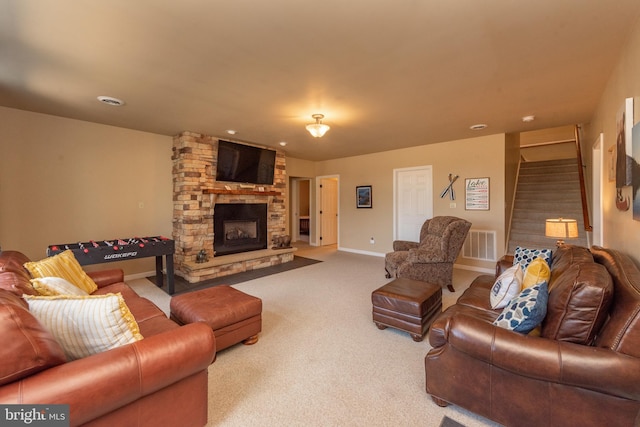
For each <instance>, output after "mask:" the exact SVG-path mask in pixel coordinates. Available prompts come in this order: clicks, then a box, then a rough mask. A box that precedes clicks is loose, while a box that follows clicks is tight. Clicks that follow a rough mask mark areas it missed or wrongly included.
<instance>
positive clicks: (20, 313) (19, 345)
mask: <svg viewBox="0 0 640 427" xmlns="http://www.w3.org/2000/svg"><path fill="white" fill-rule="evenodd" d="M0 336H1V337H2V346H1V348H0V359H1V360H2V363H0V385H3V384H8V383H10V382H13V381H17V380H19V379H21V378H24V377H27V376H29V375H32V374H35V373H37V372H40V371H42V370H45V369H47V368H50V367H53V366H56V365H60V364H62V363H65V362H66V358H65V355H64V352H63V351H62V348H61V347H60V345H59V344H58V343H57V341H56V340H55V338H54V337H53V336H52V335H51V333H49V331H48V330H47V329H46V328H45V327H44V326H42V324H40V322H38V320H37V319H36V318H35V317H33V315H32V314H31V313H29V310H28V309H27V305H26V303H25V302H24V301H23V300H22V299H21V298H20V297H18V296H16V295H14V294H13V293H12V292H7V291H4V290H0Z"/></svg>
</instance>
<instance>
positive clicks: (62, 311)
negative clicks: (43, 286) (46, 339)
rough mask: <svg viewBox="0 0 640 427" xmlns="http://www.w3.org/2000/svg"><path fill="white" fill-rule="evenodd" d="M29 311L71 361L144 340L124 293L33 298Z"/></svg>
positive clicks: (29, 299)
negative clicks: (123, 296)
mask: <svg viewBox="0 0 640 427" xmlns="http://www.w3.org/2000/svg"><path fill="white" fill-rule="evenodd" d="M23 298H24V299H25V300H26V301H27V303H28V304H29V311H30V312H31V313H32V314H33V315H34V316H35V317H36V318H37V319H38V320H39V321H40V323H42V324H43V325H44V326H45V327H46V328H47V329H48V330H49V332H51V334H52V335H53V336H54V337H55V339H56V341H58V343H59V344H60V346H61V347H62V348H63V350H64V352H65V355H66V356H67V358H69V359H70V360H75V359H80V358H83V357H87V356H90V355H92V354H96V353H100V352H103V351H107V350H111V349H113V348H116V347H120V346H122V345H125V344H130V343H133V342H136V341H139V340H141V339H142V335H141V334H140V329H139V328H138V323H137V322H136V320H135V318H134V317H133V315H132V314H131V312H130V311H129V308H128V307H127V305H126V304H125V301H124V299H123V298H122V295H121V294H120V293H117V294H105V295H89V296H70V295H58V296H30V295H24V296H23Z"/></svg>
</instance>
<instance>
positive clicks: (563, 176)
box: [518, 173, 580, 185]
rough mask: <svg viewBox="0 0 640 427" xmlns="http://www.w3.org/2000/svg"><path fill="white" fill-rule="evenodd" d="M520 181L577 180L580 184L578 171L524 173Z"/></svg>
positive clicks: (519, 178)
mask: <svg viewBox="0 0 640 427" xmlns="http://www.w3.org/2000/svg"><path fill="white" fill-rule="evenodd" d="M518 182H519V183H520V182H522V183H534V182H540V183H548V182H575V183H576V184H578V185H579V184H580V179H579V177H578V174H577V173H545V174H540V175H522V174H520V176H519V177H518Z"/></svg>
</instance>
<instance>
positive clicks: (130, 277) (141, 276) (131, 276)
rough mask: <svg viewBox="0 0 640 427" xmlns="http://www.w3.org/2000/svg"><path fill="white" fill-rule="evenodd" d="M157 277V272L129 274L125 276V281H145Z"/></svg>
mask: <svg viewBox="0 0 640 427" xmlns="http://www.w3.org/2000/svg"><path fill="white" fill-rule="evenodd" d="M163 273H164V272H163ZM155 275H156V271H155V270H152V271H147V272H144V273H135V274H127V275H126V276H124V281H125V282H126V281H127V280H136V279H144V278H145V277H151V276H155Z"/></svg>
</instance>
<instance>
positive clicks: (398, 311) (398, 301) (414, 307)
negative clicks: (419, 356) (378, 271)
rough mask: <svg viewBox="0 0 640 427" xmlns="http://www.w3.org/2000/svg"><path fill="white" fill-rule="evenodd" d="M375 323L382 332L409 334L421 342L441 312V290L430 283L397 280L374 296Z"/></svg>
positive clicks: (438, 286) (373, 294) (374, 292)
mask: <svg viewBox="0 0 640 427" xmlns="http://www.w3.org/2000/svg"><path fill="white" fill-rule="evenodd" d="M371 302H372V303H373V322H374V323H375V324H376V326H378V328H379V329H386V328H387V327H392V328H396V329H400V330H401V331H405V332H408V333H409V334H410V335H411V337H412V338H413V340H414V341H417V342H420V341H422V338H423V337H424V335H425V334H426V333H427V330H428V329H429V325H431V322H432V321H433V319H435V317H436V316H437V315H438V314H439V313H440V312H441V311H442V288H441V287H440V285H434V284H431V283H427V282H422V281H419V280H411V279H395V280H393V281H391V282H389V283H387V284H386V285H384V286H382V287H381V288H378V289H376V290H375V291H373V293H372V294H371Z"/></svg>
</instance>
